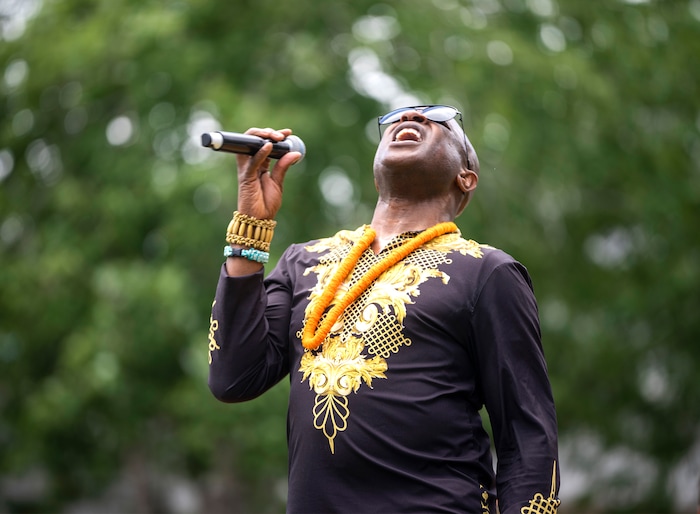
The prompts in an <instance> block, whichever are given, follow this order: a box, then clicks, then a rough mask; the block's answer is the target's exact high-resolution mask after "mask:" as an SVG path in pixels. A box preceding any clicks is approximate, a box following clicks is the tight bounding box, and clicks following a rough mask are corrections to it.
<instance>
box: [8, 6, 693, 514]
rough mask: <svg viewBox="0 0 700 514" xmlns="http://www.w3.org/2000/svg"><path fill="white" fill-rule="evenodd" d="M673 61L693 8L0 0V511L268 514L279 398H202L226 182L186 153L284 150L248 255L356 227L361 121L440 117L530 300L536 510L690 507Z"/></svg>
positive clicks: (281, 480) (678, 123)
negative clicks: (542, 371)
mask: <svg viewBox="0 0 700 514" xmlns="http://www.w3.org/2000/svg"><path fill="white" fill-rule="evenodd" d="M699 55H700V0H677V1H671V0H667V1H661V0H626V1H622V0H604V1H601V2H590V1H589V0H402V1H394V0H386V1H383V2H377V1H374V0H353V1H352V2H336V1H323V2H317V1H311V0H297V1H295V2H279V1H271V0H255V1H250V0H237V1H235V2H233V1H232V2H215V1H212V0H159V1H154V0H0V511H1V512H13V513H24V512H61V513H70V514H82V513H97V512H124V513H127V512H129V513H155V512H158V513H161V512H162V513H175V514H180V513H182V514H185V513H267V512H270V513H274V512H283V511H284V503H285V496H286V442H285V438H286V432H285V430H286V427H285V417H286V394H287V391H288V384H286V383H282V384H280V385H279V386H277V387H276V388H275V389H273V390H272V391H270V392H269V393H267V394H266V395H265V396H263V397H262V398H259V399H257V400H255V401H253V402H250V403H247V404H241V405H234V406H230V405H224V404H221V403H217V402H216V401H215V400H214V399H213V397H212V396H211V395H210V394H209V392H208V389H207V385H206V377H207V351H208V340H207V335H208V329H209V312H210V307H211V302H212V300H213V295H214V290H215V286H216V281H217V278H218V273H219V268H220V265H221V263H222V262H223V257H222V255H221V252H222V248H223V246H224V244H225V242H224V236H225V230H226V225H227V223H228V221H229V220H230V218H231V212H232V211H233V209H235V203H236V202H235V198H236V180H235V159H234V157H233V156H232V155H230V154H228V155H227V154H219V153H216V152H212V151H210V150H207V149H204V148H202V147H201V146H200V139H199V138H200V135H201V133H202V132H205V131H209V130H216V129H222V130H228V131H232V132H243V131H245V130H246V129H247V128H248V127H251V126H260V127H268V126H269V127H275V128H283V127H290V128H292V129H293V130H294V131H295V133H296V134H297V135H299V136H300V137H301V138H302V139H303V140H304V142H305V143H306V146H307V155H306V158H305V160H304V161H302V162H301V163H300V164H298V165H296V166H295V167H294V168H292V169H291V171H290V172H289V174H288V176H287V181H286V185H285V200H284V205H283V207H282V210H281V212H280V214H279V218H278V221H279V225H278V229H277V231H276V234H275V240H274V241H273V248H272V260H273V261H274V260H275V259H277V258H278V257H279V255H280V254H281V253H282V251H283V249H284V248H285V247H286V246H287V245H288V244H290V243H292V242H300V241H305V240H308V239H311V238H314V237H319V236H327V235H331V234H333V233H334V232H335V231H337V230H339V229H340V228H355V227H357V226H359V225H361V224H362V223H366V222H368V221H369V220H370V216H371V212H372V209H373V207H374V203H375V201H376V194H375V191H374V186H373V181H372V159H373V155H374V149H375V145H376V142H377V139H378V135H377V134H378V131H377V127H376V117H377V116H378V115H379V114H382V113H384V112H386V111H388V110H390V109H392V108H395V107H398V106H404V105H413V104H422V103H447V104H452V105H455V106H457V107H458V108H460V109H461V110H462V112H463V113H464V123H465V128H466V130H467V132H468V134H469V135H470V138H471V140H472V142H473V143H474V146H475V147H476V149H477V152H478V154H479V157H480V159H481V180H480V182H479V188H478V190H477V192H476V195H475V197H474V199H473V201H472V203H471V204H470V206H469V207H468V209H467V210H466V211H465V213H464V214H462V216H461V217H460V218H459V219H458V224H459V226H460V228H461V230H462V232H463V234H464V236H465V237H467V238H472V239H476V240H477V241H479V242H481V243H488V244H491V245H493V246H497V247H499V248H502V249H504V250H505V251H507V252H508V253H510V254H512V255H513V256H515V257H516V258H517V259H518V260H520V261H521V262H523V263H524V264H525V265H526V266H527V267H528V269H529V271H530V273H531V275H532V278H533V281H534V284H535V291H536V294H537V297H538V300H539V304H540V316H541V321H542V329H543V344H544V348H545V353H546V356H547V360H548V364H549V371H550V375H551V380H552V385H553V389H554V395H555V400H556V403H557V408H558V417H559V424H560V431H561V448H560V452H561V473H562V487H561V499H562V501H563V505H562V508H561V511H562V512H566V513H608V512H615V513H626V512H639V513H651V512H658V513H661V512H679V513H692V512H695V510H696V506H697V502H698V476H699V474H700V473H699V472H700V341H699V339H700V234H699V229H698V227H700V86H699V81H700V66H699V65H698V56H699ZM322 485H323V484H322V482H321V483H319V486H321V487H322Z"/></svg>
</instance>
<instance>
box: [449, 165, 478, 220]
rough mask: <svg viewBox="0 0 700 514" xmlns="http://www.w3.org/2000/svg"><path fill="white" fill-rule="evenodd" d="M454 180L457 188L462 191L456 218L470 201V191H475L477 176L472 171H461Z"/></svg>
mask: <svg viewBox="0 0 700 514" xmlns="http://www.w3.org/2000/svg"><path fill="white" fill-rule="evenodd" d="M455 180H456V181H457V187H458V188H459V189H460V191H462V195H463V197H462V199H461V200H460V202H459V206H458V207H457V216H459V215H460V214H462V211H463V210H464V209H465V208H466V207H467V205H468V204H469V201H470V200H471V199H472V191H474V189H476V185H477V184H478V183H479V175H477V174H476V172H474V171H472V170H468V169H462V171H460V172H459V175H457V178H456V179H455Z"/></svg>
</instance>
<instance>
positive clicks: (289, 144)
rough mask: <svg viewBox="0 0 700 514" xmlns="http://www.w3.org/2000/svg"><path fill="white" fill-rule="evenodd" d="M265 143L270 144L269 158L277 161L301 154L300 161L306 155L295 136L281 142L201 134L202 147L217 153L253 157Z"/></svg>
mask: <svg viewBox="0 0 700 514" xmlns="http://www.w3.org/2000/svg"><path fill="white" fill-rule="evenodd" d="M265 143H272V152H270V157H272V158H273V159H279V158H280V157H282V156H283V155H284V154H286V153H289V152H299V153H301V158H300V159H299V160H301V159H303V158H304V154H306V145H304V142H303V141H302V140H301V139H299V138H298V137H297V136H289V137H288V138H286V139H283V140H282V141H272V140H271V139H263V138H262V137H258V136H251V135H249V134H236V133H235V132H206V133H204V134H202V146H204V147H207V148H211V149H212V150H216V151H219V152H229V153H240V154H244V155H254V154H255V153H256V152H257V151H258V150H260V149H261V148H262V147H263V145H264V144H265Z"/></svg>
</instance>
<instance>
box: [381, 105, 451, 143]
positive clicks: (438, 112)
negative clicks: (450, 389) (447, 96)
mask: <svg viewBox="0 0 700 514" xmlns="http://www.w3.org/2000/svg"><path fill="white" fill-rule="evenodd" d="M408 111H417V112H419V113H421V114H422V115H423V116H425V117H426V118H427V119H429V120H430V121H434V122H437V123H443V124H444V123H445V122H447V121H450V120H451V119H454V118H458V119H459V124H460V126H461V127H462V132H464V122H463V121H462V113H461V112H459V111H458V110H457V109H455V108H454V107H452V106H450V105H417V106H413V107H401V108H400V109H395V110H393V111H391V112H389V113H387V114H385V115H384V116H379V118H377V124H378V125H379V137H381V136H382V127H383V126H385V125H391V124H392V123H396V122H397V121H400V120H401V117H402V116H403V115H404V113H406V112H408Z"/></svg>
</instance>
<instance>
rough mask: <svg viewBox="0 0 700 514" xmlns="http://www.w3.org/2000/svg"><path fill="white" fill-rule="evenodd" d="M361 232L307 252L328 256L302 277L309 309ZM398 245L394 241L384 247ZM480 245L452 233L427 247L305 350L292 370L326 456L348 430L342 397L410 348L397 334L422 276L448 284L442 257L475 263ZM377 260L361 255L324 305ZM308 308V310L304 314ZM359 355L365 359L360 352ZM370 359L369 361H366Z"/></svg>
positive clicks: (391, 270)
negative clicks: (309, 394) (309, 403)
mask: <svg viewBox="0 0 700 514" xmlns="http://www.w3.org/2000/svg"><path fill="white" fill-rule="evenodd" d="M362 234H363V227H360V228H359V229H357V230H355V231H341V232H339V233H338V234H336V235H335V236H333V237H331V238H327V239H322V240H320V241H319V242H317V243H316V244H314V245H310V246H307V247H306V250H307V251H310V252H324V251H328V250H330V251H329V253H327V254H326V255H324V256H322V257H321V258H320V259H319V262H318V264H317V265H315V266H312V267H310V268H308V269H307V270H306V271H305V273H304V275H308V274H310V273H315V274H316V276H317V283H316V285H315V286H314V287H313V288H312V289H311V291H310V294H309V300H310V303H309V305H312V304H313V303H314V299H315V298H317V297H319V296H320V295H321V294H323V291H325V290H326V286H327V285H328V282H329V281H330V280H331V277H332V276H333V272H334V271H335V270H336V267H337V266H338V264H339V263H340V262H341V261H342V260H343V258H344V257H345V256H346V255H347V254H348V253H349V251H350V248H351V245H350V243H351V242H352V243H354V242H357V241H358V240H359V239H360V238H361V237H362ZM405 237H410V235H407V236H405ZM401 243H402V241H401V240H397V241H396V242H394V243H392V245H390V246H393V245H397V246H398V245H400V244H401ZM484 247H485V245H480V244H478V243H476V242H474V241H465V240H463V239H462V238H461V237H460V235H459V234H456V233H451V234H445V235H442V236H439V237H437V238H435V239H433V240H432V241H429V242H428V243H426V244H424V245H423V246H421V247H420V248H418V249H417V250H415V251H414V252H412V253H411V254H409V255H408V256H407V257H405V258H404V259H403V260H402V261H400V262H398V263H397V264H396V265H394V266H393V267H391V268H389V269H387V270H386V271H385V272H384V273H382V274H381V275H380V276H379V277H378V278H377V279H376V280H375V281H374V282H373V283H372V284H371V286H370V287H368V288H367V289H366V290H365V291H364V292H363V293H362V294H361V295H360V296H359V297H358V298H357V300H355V301H354V302H353V303H351V304H350V305H348V307H347V308H346V309H345V310H344V311H343V312H342V314H341V315H340V316H339V317H338V319H337V321H336V322H335V324H334V325H333V327H331V330H330V333H329V335H328V336H327V337H326V339H325V341H324V342H323V344H322V346H321V347H320V348H319V349H318V350H315V351H312V350H306V351H305V353H304V355H303V356H302V359H301V363H300V367H299V371H300V372H302V373H303V376H302V379H301V380H302V382H303V381H304V380H307V379H308V380H309V387H310V388H311V389H313V390H314V392H315V393H316V399H315V402H314V408H313V416H314V427H315V428H316V429H318V430H322V431H323V434H324V435H325V436H326V438H327V439H328V444H329V446H330V449H331V453H334V451H335V442H334V441H335V438H336V436H337V435H338V434H339V433H340V432H343V431H344V430H345V429H346V428H347V426H348V419H349V417H350V409H349V399H348V396H349V394H350V393H351V392H354V393H356V392H357V391H358V390H359V388H360V386H361V385H362V383H363V382H364V383H365V384H366V385H367V386H369V387H370V388H371V387H372V382H371V381H372V378H386V376H385V375H384V372H385V371H386V370H387V369H388V365H387V362H386V359H387V358H389V357H390V356H391V355H394V354H396V353H397V352H398V351H399V349H400V348H402V347H404V346H410V345H411V340H410V339H408V338H407V337H405V336H404V333H403V322H404V319H405V317H406V306H407V305H408V304H412V303H413V299H414V298H415V297H417V296H419V295H420V285H421V284H422V283H423V282H425V281H426V280H428V279H429V278H438V279H440V280H441V282H442V283H443V284H447V283H448V282H449V280H450V277H449V275H447V274H446V273H444V272H442V271H440V270H439V269H438V266H439V265H440V264H444V263H449V262H451V260H450V259H448V257H447V254H448V253H449V252H453V251H458V252H460V253H461V254H462V255H470V256H472V257H474V258H477V259H478V258H481V257H482V256H483V252H482V251H481V249H482V248H484ZM380 258H381V257H379V256H375V255H374V254H372V253H371V252H365V254H363V256H362V257H361V258H360V259H359V261H358V262H357V264H356V266H355V269H354V270H353V272H352V273H351V275H350V276H349V277H348V278H347V279H346V280H345V282H343V284H341V286H340V287H339V288H338V290H337V291H336V294H335V297H334V299H333V301H332V302H331V305H333V304H334V303H335V302H337V301H338V299H339V298H342V296H343V295H344V294H345V293H346V292H347V291H348V289H349V288H350V287H352V285H353V284H356V283H357V282H358V281H360V280H361V278H362V277H363V276H365V275H366V273H367V271H368V270H369V269H370V268H371V267H372V265H373V264H374V263H375V262H377V261H378V260H379V259H380ZM309 308H310V307H308V306H307V313H306V314H307V315H308V309H309ZM302 332H303V330H300V331H298V332H297V337H299V338H301V336H302ZM365 349H366V353H367V354H368V355H363V354H362V352H363V351H365ZM369 355H372V356H373V357H372V358H369Z"/></svg>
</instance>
